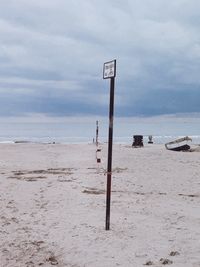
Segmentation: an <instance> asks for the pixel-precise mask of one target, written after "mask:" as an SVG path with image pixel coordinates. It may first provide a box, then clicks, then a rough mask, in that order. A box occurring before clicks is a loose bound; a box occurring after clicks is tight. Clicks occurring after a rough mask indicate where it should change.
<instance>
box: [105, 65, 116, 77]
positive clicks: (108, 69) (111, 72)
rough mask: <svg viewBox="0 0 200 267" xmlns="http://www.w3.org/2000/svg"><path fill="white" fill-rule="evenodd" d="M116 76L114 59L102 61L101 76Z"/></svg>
mask: <svg viewBox="0 0 200 267" xmlns="http://www.w3.org/2000/svg"><path fill="white" fill-rule="evenodd" d="M115 76H116V60H112V61H109V62H106V63H104V66H103V78H104V79H108V78H113V77H115Z"/></svg>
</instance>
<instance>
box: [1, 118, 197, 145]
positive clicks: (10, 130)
mask: <svg viewBox="0 0 200 267" xmlns="http://www.w3.org/2000/svg"><path fill="white" fill-rule="evenodd" d="M97 120H98V122H99V141H100V142H107V141H108V118H104V117H103V118H102V117H99V118H98V117H87V118H85V117H70V118H42V119H40V118H37V119H33V118H25V119H13V118H12V119H3V120H0V142H2V143H4V142H16V141H24V142H39V143H53V142H55V143H92V142H93V139H95V135H96V121H97ZM137 134H139V135H143V136H144V142H148V136H149V135H152V136H153V142H154V143H158V144H164V143H166V142H169V141H172V140H174V139H176V138H179V137H183V136H189V137H191V138H192V140H193V143H194V144H200V117H187V116H186V117H175V116H171V117H170V116H168V117H167V116H163V117H152V118H114V128H113V135H114V142H115V143H124V144H132V141H133V135H137Z"/></svg>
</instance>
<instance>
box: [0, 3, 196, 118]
mask: <svg viewBox="0 0 200 267" xmlns="http://www.w3.org/2000/svg"><path fill="white" fill-rule="evenodd" d="M199 14H200V1H199V0H173V1H172V0H171V1H166V0H110V1H107V0H101V1H100V0H84V1H83V0H28V1H27V0H7V1H4V0H0V117H9V116H29V115H34V114H35V115H36V114H43V115H45V116H57V117H59V116H61V117H62V116H90V115H97V116H106V115H107V114H108V107H109V90H110V89H109V86H110V84H109V80H103V63H104V62H107V61H109V60H113V59H116V61H117V76H116V81H115V85H116V86H115V114H116V116H118V117H131V116H155V115H163V114H182V113H183V114H185V113H187V114H192V113H199V112H200V105H199V99H200V16H199Z"/></svg>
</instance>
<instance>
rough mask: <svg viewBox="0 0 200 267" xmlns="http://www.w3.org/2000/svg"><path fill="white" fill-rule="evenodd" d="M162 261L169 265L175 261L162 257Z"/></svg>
mask: <svg viewBox="0 0 200 267" xmlns="http://www.w3.org/2000/svg"><path fill="white" fill-rule="evenodd" d="M160 262H161V263H162V264H163V265H169V264H172V263H173V261H171V260H169V259H163V258H161V259H160Z"/></svg>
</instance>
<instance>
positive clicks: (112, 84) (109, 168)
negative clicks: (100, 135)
mask: <svg viewBox="0 0 200 267" xmlns="http://www.w3.org/2000/svg"><path fill="white" fill-rule="evenodd" d="M114 88H115V78H114V77H113V78H111V79H110V108H109V131H108V164H107V192H106V227H105V228H106V230H109V229H110V201H111V180H112V146H113V115H114Z"/></svg>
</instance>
